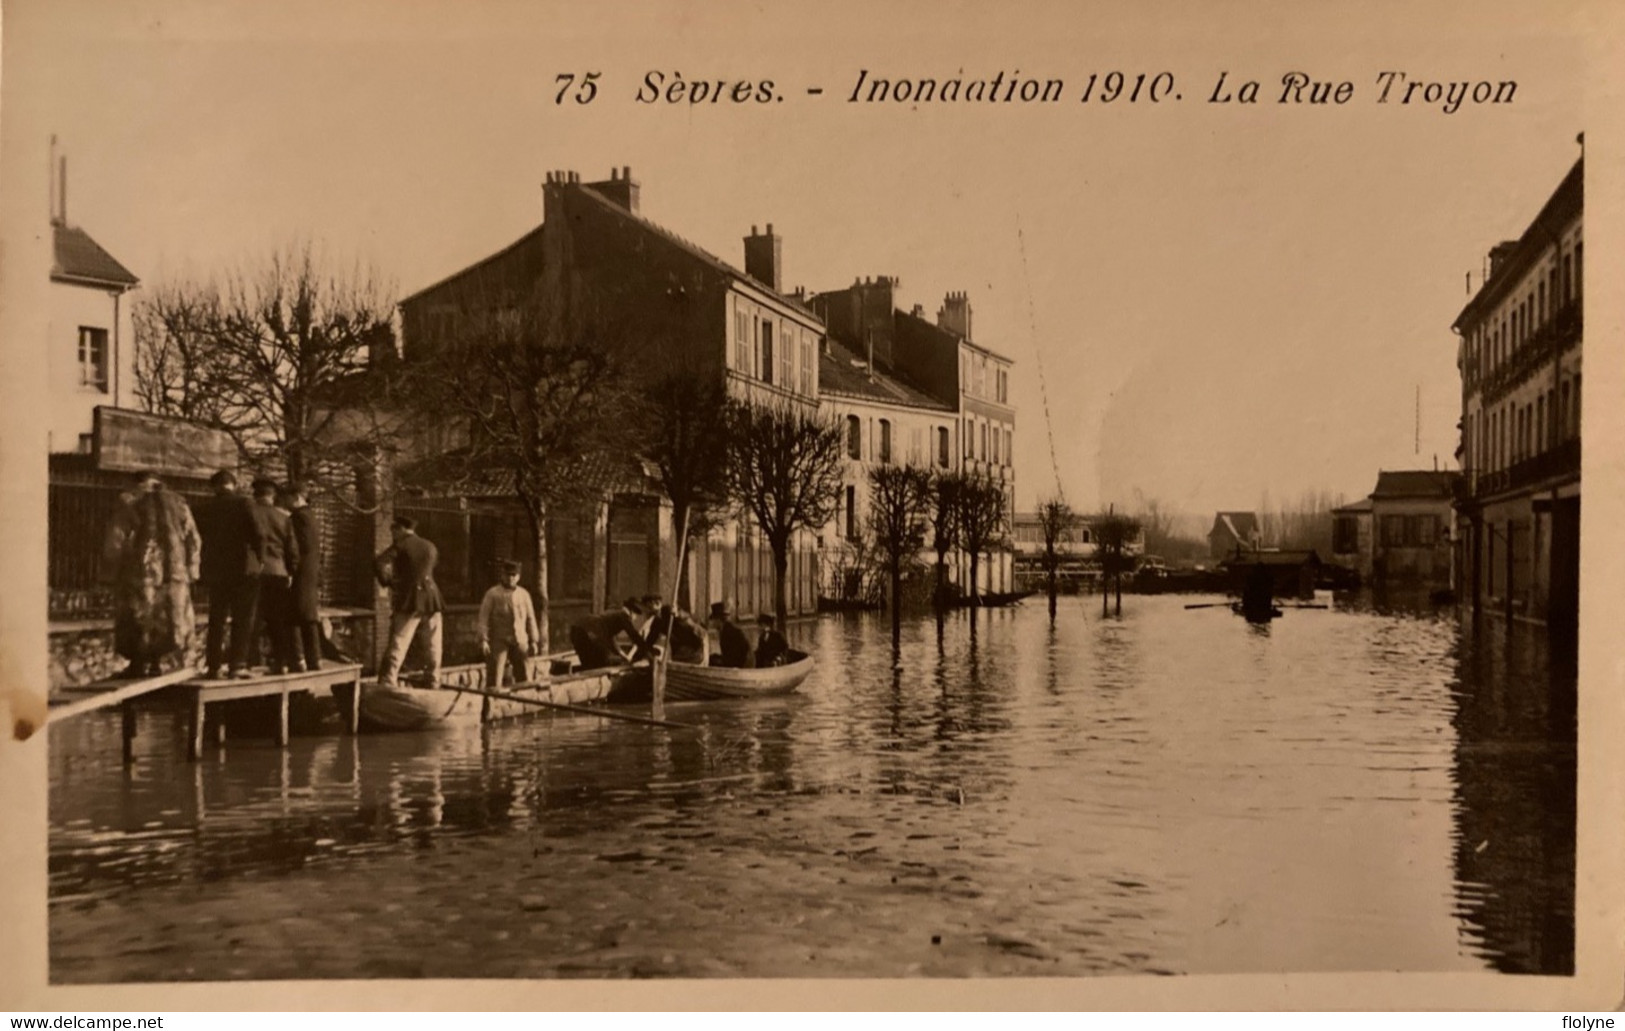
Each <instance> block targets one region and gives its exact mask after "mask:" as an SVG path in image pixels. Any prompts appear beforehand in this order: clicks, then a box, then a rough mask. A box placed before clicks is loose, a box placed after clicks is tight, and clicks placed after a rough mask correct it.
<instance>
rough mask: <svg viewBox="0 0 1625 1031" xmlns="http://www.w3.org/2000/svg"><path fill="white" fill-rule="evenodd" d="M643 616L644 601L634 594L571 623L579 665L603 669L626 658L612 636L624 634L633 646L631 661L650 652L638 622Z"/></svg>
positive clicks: (571, 634)
mask: <svg viewBox="0 0 1625 1031" xmlns="http://www.w3.org/2000/svg"><path fill="white" fill-rule="evenodd" d="M642 620H643V605H642V603H640V602H639V601H638V599H636V598H628V599H626V600H625V601H624V602H622V603H621V607H620V608H619V609H616V610H615V611H613V612H600V613H598V614H597V615H596V616H588V617H587V618H586V619H583V620H582V621H581V622H579V623H575V624H573V625H572V626H571V627H570V646H571V647H572V648H574V649H575V650H576V660H577V663H578V664H579V665H580V667H581V668H582V669H603V668H604V667H605V666H618V665H621V664H623V663H624V662H625V659H624V657H623V656H622V655H621V653H620V650H619V649H618V648H616V646H615V639H616V638H617V637H619V636H621V635H623V634H624V635H625V636H626V638H627V640H629V641H631V642H632V647H633V649H634V651H633V655H632V661H634V662H636V661H637V660H639V659H641V658H644V657H645V656H647V655H648V654H649V653H650V645H649V639H648V638H646V637H644V636H643V631H642V630H641V629H639V627H638V624H639V623H640V622H642Z"/></svg>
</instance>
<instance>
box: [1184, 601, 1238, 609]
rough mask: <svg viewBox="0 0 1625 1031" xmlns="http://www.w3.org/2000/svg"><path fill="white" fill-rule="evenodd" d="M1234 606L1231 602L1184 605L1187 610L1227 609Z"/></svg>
mask: <svg viewBox="0 0 1625 1031" xmlns="http://www.w3.org/2000/svg"><path fill="white" fill-rule="evenodd" d="M1234 604H1236V603H1235V602H1233V601H1207V602H1202V603H1200V604H1197V605H1186V606H1185V607H1186V608H1187V609H1227V608H1229V607H1230V606H1232V605H1234Z"/></svg>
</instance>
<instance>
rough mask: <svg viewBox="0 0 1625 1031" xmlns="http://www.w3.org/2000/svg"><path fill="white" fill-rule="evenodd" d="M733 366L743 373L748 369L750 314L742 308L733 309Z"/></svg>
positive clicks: (748, 371)
mask: <svg viewBox="0 0 1625 1031" xmlns="http://www.w3.org/2000/svg"><path fill="white" fill-rule="evenodd" d="M734 368H735V369H737V370H738V371H740V372H743V373H745V374H747V375H748V374H749V373H750V371H751V369H750V316H749V315H748V314H746V313H745V312H744V311H743V310H735V311H734Z"/></svg>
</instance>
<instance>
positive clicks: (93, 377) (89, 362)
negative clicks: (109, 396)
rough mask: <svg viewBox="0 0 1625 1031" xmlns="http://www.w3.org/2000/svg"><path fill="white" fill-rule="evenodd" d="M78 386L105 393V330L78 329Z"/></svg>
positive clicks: (93, 328) (86, 327)
mask: <svg viewBox="0 0 1625 1031" xmlns="http://www.w3.org/2000/svg"><path fill="white" fill-rule="evenodd" d="M79 385H80V386H81V387H94V388H95V389H97V390H99V391H101V392H102V393H104V394H105V393H107V330H105V329H98V328H96V327H93V326H80V327H79Z"/></svg>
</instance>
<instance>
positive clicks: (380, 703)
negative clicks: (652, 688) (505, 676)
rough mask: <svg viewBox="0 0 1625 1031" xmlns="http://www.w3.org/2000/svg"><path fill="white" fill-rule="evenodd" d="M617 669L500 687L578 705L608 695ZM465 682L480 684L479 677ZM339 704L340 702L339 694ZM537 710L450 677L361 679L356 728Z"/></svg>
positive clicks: (468, 720)
mask: <svg viewBox="0 0 1625 1031" xmlns="http://www.w3.org/2000/svg"><path fill="white" fill-rule="evenodd" d="M618 675H624V674H618V673H617V671H613V670H595V671H593V672H590V673H570V674H564V675H560V676H555V677H552V678H550V680H549V681H548V682H547V683H545V684H542V685H541V686H537V687H524V688H518V689H517V690H515V689H512V688H504V689H503V690H505V691H512V693H513V694H515V695H516V696H518V697H521V698H534V699H536V700H538V701H543V702H556V703H562V704H565V705H581V704H583V703H589V702H601V701H604V700H606V699H607V698H608V697H609V693H610V689H611V687H612V686H613V685H614V682H615V680H616V677H617V676H618ZM465 686H469V687H473V688H476V689H479V688H480V687H481V685H480V684H479V683H472V684H468V685H465ZM340 704H341V705H343V700H342V699H341V700H340ZM541 711H544V710H541V709H540V708H538V707H537V706H534V705H526V704H524V703H523V702H519V701H511V700H507V699H502V698H487V697H485V696H484V695H479V694H473V693H470V692H469V691H464V690H459V689H458V685H456V684H453V683H448V684H444V685H442V686H439V687H424V686H417V685H413V684H409V683H402V684H401V685H400V686H398V687H394V688H388V687H383V686H382V685H379V684H365V685H363V686H362V689H361V712H360V714H359V718H358V720H357V722H358V724H359V726H360V729H362V730H369V731H375V732H377V731H412V730H430V729H433V728H436V727H448V726H458V725H468V724H478V723H481V722H494V721H497V720H507V719H513V718H515V717H518V716H533V715H535V714H536V713H538V712H541ZM346 715H348V713H347V712H346Z"/></svg>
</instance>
